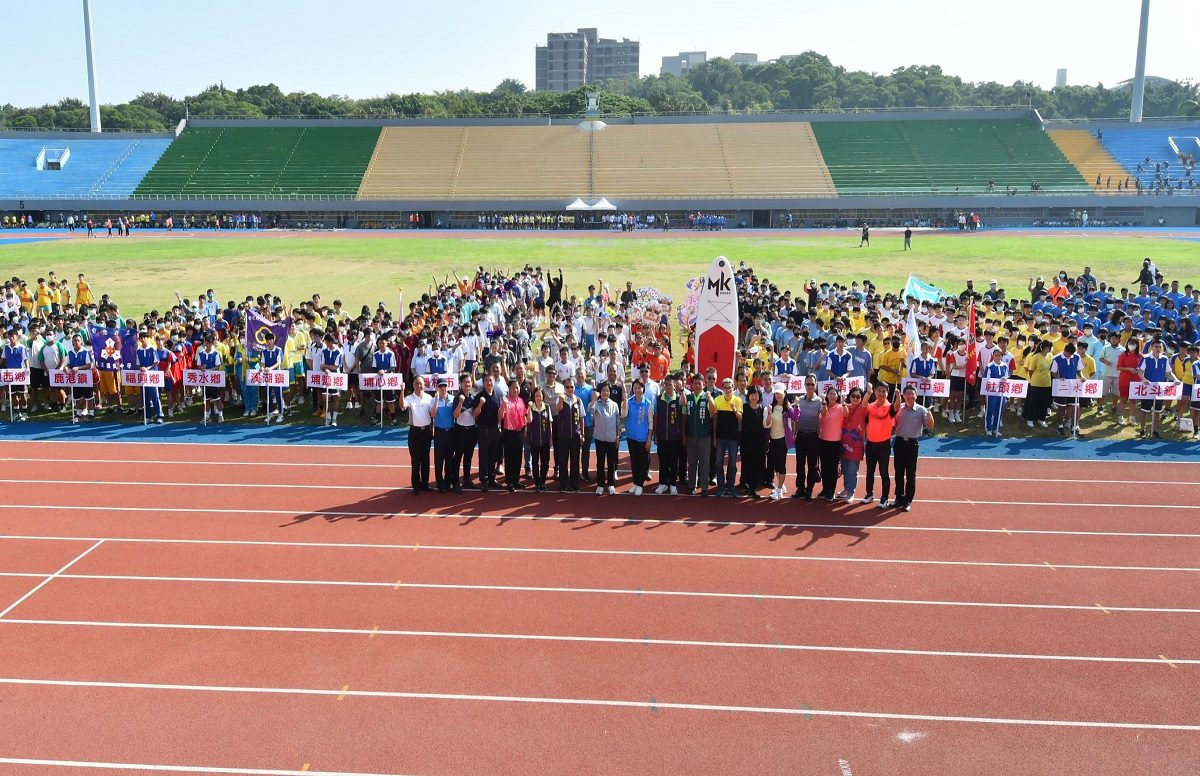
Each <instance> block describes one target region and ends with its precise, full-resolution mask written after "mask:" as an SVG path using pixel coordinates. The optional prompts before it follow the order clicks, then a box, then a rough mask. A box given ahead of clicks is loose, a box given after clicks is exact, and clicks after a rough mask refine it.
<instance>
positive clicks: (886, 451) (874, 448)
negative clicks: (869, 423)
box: [866, 439, 892, 501]
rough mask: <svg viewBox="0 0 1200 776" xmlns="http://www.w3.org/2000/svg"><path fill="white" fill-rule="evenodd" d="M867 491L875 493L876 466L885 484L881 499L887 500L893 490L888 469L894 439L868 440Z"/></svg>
mask: <svg viewBox="0 0 1200 776" xmlns="http://www.w3.org/2000/svg"><path fill="white" fill-rule="evenodd" d="M866 453H867V493H869V494H872V495H874V493H875V468H876V467H878V468H879V482H880V483H881V484H882V485H883V492H882V493H881V494H880V496H879V500H880V501H887V497H888V494H889V493H891V492H892V477H891V474H890V472H889V471H888V469H889V466H890V463H891V462H890V460H889V459H890V458H891V457H892V440H890V439H888V440H885V441H883V442H867V450H866Z"/></svg>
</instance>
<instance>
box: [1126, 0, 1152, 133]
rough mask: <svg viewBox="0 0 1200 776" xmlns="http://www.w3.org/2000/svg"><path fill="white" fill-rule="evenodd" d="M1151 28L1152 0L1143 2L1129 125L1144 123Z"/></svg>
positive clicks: (1143, 0)
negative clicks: (1148, 37) (1147, 54)
mask: <svg viewBox="0 0 1200 776" xmlns="http://www.w3.org/2000/svg"><path fill="white" fill-rule="evenodd" d="M1149 27H1150V0H1142V21H1141V26H1140V27H1139V28H1138V47H1137V64H1136V65H1135V67H1134V71H1133V89H1132V91H1133V103H1132V104H1131V105H1130V106H1129V123H1131V124H1140V123H1141V122H1142V99H1143V97H1144V96H1145V94H1146V35H1147V33H1148V32H1149V29H1148V28H1149Z"/></svg>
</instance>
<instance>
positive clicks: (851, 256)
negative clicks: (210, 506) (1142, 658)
mask: <svg viewBox="0 0 1200 776" xmlns="http://www.w3.org/2000/svg"><path fill="white" fill-rule="evenodd" d="M1090 234H1091V235H1092V236H1091V237H1082V236H1069V237H1068V236H1032V237H1026V236H1022V235H1005V234H966V235H959V234H930V235H926V234H918V235H916V236H915V237H914V238H913V244H914V246H915V250H914V251H912V252H909V253H905V252H903V251H902V250H900V248H901V244H900V243H901V238H900V237H899V236H898V235H895V234H885V233H876V235H875V240H874V245H873V247H871V248H862V249H859V248H858V247H857V246H858V236H857V233H853V234H852V233H850V232H838V233H834V234H830V235H828V236H827V235H819V236H811V235H805V236H793V235H788V234H779V235H777V236H776V235H770V236H763V235H762V234H756V235H751V236H746V237H738V236H737V235H736V233H732V232H731V233H728V236H725V235H721V236H719V237H708V238H695V237H682V236H681V237H672V238H670V239H637V238H632V239H631V238H620V237H612V238H607V237H574V238H573V237H530V238H524V237H498V238H487V237H469V238H467V237H462V236H457V235H454V234H452V233H447V234H445V236H442V235H437V236H433V237H430V236H424V235H423V236H422V237H420V238H414V239H404V238H398V237H389V236H380V237H339V236H336V235H333V236H322V237H306V236H299V235H291V234H286V235H276V234H271V233H267V234H265V235H263V236H259V237H249V238H242V237H226V236H222V237H206V236H203V235H200V236H185V235H178V234H177V235H175V236H172V237H165V236H164V237H154V236H145V235H143V234H137V235H136V236H134V237H132V238H127V239H118V238H111V239H107V238H103V237H102V238H99V239H94V240H86V239H73V240H54V241H46V242H41V243H28V244H21V245H14V246H4V245H3V243H2V242H0V266H2V267H3V270H0V272H2V273H3V274H4V275H5V276H17V277H20V278H23V279H26V280H30V281H33V280H35V279H36V278H37V277H38V276H41V275H45V274H46V273H47V272H49V271H51V270H53V271H55V272H56V273H57V274H58V276H59V277H60V278H62V277H66V278H72V279H73V278H74V276H75V275H76V274H77V273H79V272H84V273H86V274H87V276H88V279H89V280H90V282H91V284H92V288H93V290H94V291H95V293H96V294H97V295H99V294H102V293H107V294H109V295H110V296H111V297H112V298H113V299H115V300H116V301H117V302H118V303H119V304H120V305H121V307H122V311H123V312H125V314H126V315H130V314H139V315H140V314H141V313H142V312H146V311H148V310H151V309H159V310H161V309H163V308H164V307H169V306H170V305H171V304H173V303H174V300H175V297H174V292H175V291H179V292H180V293H182V294H184V295H185V296H195V295H196V294H198V293H202V292H204V290H205V289H207V288H213V289H215V290H216V291H217V294H218V296H219V297H220V298H221V299H222V300H229V299H239V300H240V299H242V298H244V297H245V296H246V295H257V294H261V293H263V292H267V291H269V292H271V293H273V294H275V295H276V296H279V297H281V298H283V299H284V300H286V301H289V302H299V301H301V300H304V299H307V298H308V297H309V296H311V295H312V294H313V293H319V294H321V296H322V298H324V299H325V300H326V301H328V300H330V299H332V298H334V297H338V298H341V299H342V300H343V301H344V302H345V303H346V305H347V306H348V307H349V308H351V309H357V307H358V306H359V305H363V304H368V305H371V306H372V308H373V307H374V306H375V305H376V304H377V303H378V302H380V301H384V302H387V303H388V305H389V306H394V305H395V303H396V300H397V295H398V293H399V289H401V288H403V289H404V295H405V299H408V300H413V299H415V298H416V296H417V295H418V294H420V293H421V292H424V291H425V290H426V289H427V288H428V287H429V285H430V284H431V283H432V282H433V281H432V277H433V276H434V275H436V276H437V277H438V278H439V279H440V278H442V277H443V276H444V275H445V274H447V273H449V272H451V271H457V272H458V273H459V274H460V275H462V274H464V273H468V274H469V273H471V272H472V271H473V270H474V269H475V268H476V267H478V266H479V265H483V266H485V267H488V268H489V269H490V268H503V269H507V270H512V269H514V268H519V267H520V266H523V265H524V264H526V263H529V264H533V265H541V266H542V267H554V268H558V267H561V268H562V269H563V273H564V277H565V280H566V286H567V292H568V293H584V292H586V290H587V286H588V284H589V283H594V282H596V279H597V278H603V279H604V280H605V281H606V282H608V283H609V284H610V285H612V286H614V287H617V286H618V285H623V284H624V282H625V281H626V280H632V281H633V283H634V286H635V287H637V286H642V285H652V286H656V287H658V288H659V289H661V290H662V291H664V292H666V293H668V294H671V295H672V296H674V297H675V298H676V299H680V298H682V296H683V293H684V287H683V284H684V282H685V281H686V280H687V279H688V278H690V277H693V276H695V275H697V274H700V273H701V272H703V271H704V270H705V269H706V268H707V266H708V264H709V262H711V261H712V259H713V257H715V256H717V255H725V256H728V257H729V258H730V259H732V260H734V261H735V262H736V261H745V262H746V263H747V264H749V265H751V266H753V267H754V268H755V269H756V270H757V271H758V272H759V273H760V274H762V275H765V276H766V277H768V278H770V279H771V280H772V281H774V282H776V283H778V284H779V285H780V286H781V287H783V288H790V289H793V290H799V288H800V285H801V284H802V283H803V281H804V280H805V279H807V278H809V277H814V278H817V279H818V280H822V281H825V280H828V281H842V282H849V281H851V280H855V279H857V280H862V279H863V278H871V279H872V280H873V281H875V282H876V283H877V284H878V285H879V287H880V288H881V289H882V290H898V289H899V288H900V287H901V286H902V285H903V283H904V280H905V278H907V276H908V273H909V272H912V273H914V274H916V275H917V276H918V277H920V278H921V279H922V280H926V281H929V282H933V283H937V284H939V285H941V286H942V287H943V288H945V289H946V290H947V291H951V292H957V291H959V290H961V289H962V288H963V286H964V282H965V281H966V280H967V279H968V278H971V279H973V280H974V281H975V284H976V288H977V289H979V290H980V291H982V290H984V289H985V288H986V287H987V281H988V279H990V278H993V277H994V278H997V279H998V280H999V281H1000V284H1001V286H1002V287H1004V288H1006V289H1007V290H1008V292H1009V296H1010V298H1019V297H1021V296H1024V295H1025V293H1026V292H1025V289H1026V285H1027V282H1028V278H1029V276H1030V275H1034V276H1037V275H1046V276H1049V275H1052V274H1054V273H1055V272H1057V271H1058V270H1059V269H1063V270H1066V271H1067V272H1068V273H1070V274H1072V275H1075V274H1078V273H1079V272H1080V271H1081V269H1082V268H1083V266H1084V265H1090V266H1091V267H1092V268H1093V271H1094V274H1095V275H1096V276H1097V277H1098V278H1100V279H1101V280H1107V281H1108V282H1110V283H1117V284H1118V285H1120V284H1128V283H1129V282H1130V281H1132V280H1133V279H1134V278H1135V277H1136V276H1137V270H1138V268H1139V267H1140V262H1141V259H1142V257H1143V256H1152V257H1154V260H1155V262H1156V263H1157V265H1158V266H1159V268H1160V269H1161V270H1162V271H1163V273H1164V274H1166V275H1167V276H1168V278H1179V279H1180V280H1181V281H1194V280H1197V279H1200V245H1198V244H1197V243H1195V242H1191V241H1186V240H1179V239H1171V238H1160V237H1128V236H1124V237H1111V238H1110V237H1104V236H1097V233H1096V232H1091V233H1090ZM1101 234H1102V233H1101Z"/></svg>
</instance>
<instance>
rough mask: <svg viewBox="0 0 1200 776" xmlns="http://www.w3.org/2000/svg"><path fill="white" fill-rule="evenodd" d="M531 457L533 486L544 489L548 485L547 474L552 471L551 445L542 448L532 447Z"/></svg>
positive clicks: (530, 448) (530, 449) (530, 450)
mask: <svg viewBox="0 0 1200 776" xmlns="http://www.w3.org/2000/svg"><path fill="white" fill-rule="evenodd" d="M529 456H530V464H531V467H530V473H531V474H532V475H533V484H534V485H537V486H538V487H543V486H545V484H546V472H547V471H549V469H550V445H543V446H541V447H534V446H533V445H530V446H529Z"/></svg>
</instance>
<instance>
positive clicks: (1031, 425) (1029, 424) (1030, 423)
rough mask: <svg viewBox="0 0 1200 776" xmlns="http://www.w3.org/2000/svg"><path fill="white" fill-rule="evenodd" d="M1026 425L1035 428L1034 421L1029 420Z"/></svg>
mask: <svg viewBox="0 0 1200 776" xmlns="http://www.w3.org/2000/svg"><path fill="white" fill-rule="evenodd" d="M1025 425H1026V426H1029V427H1030V428H1033V421H1032V420H1027V421H1025Z"/></svg>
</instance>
